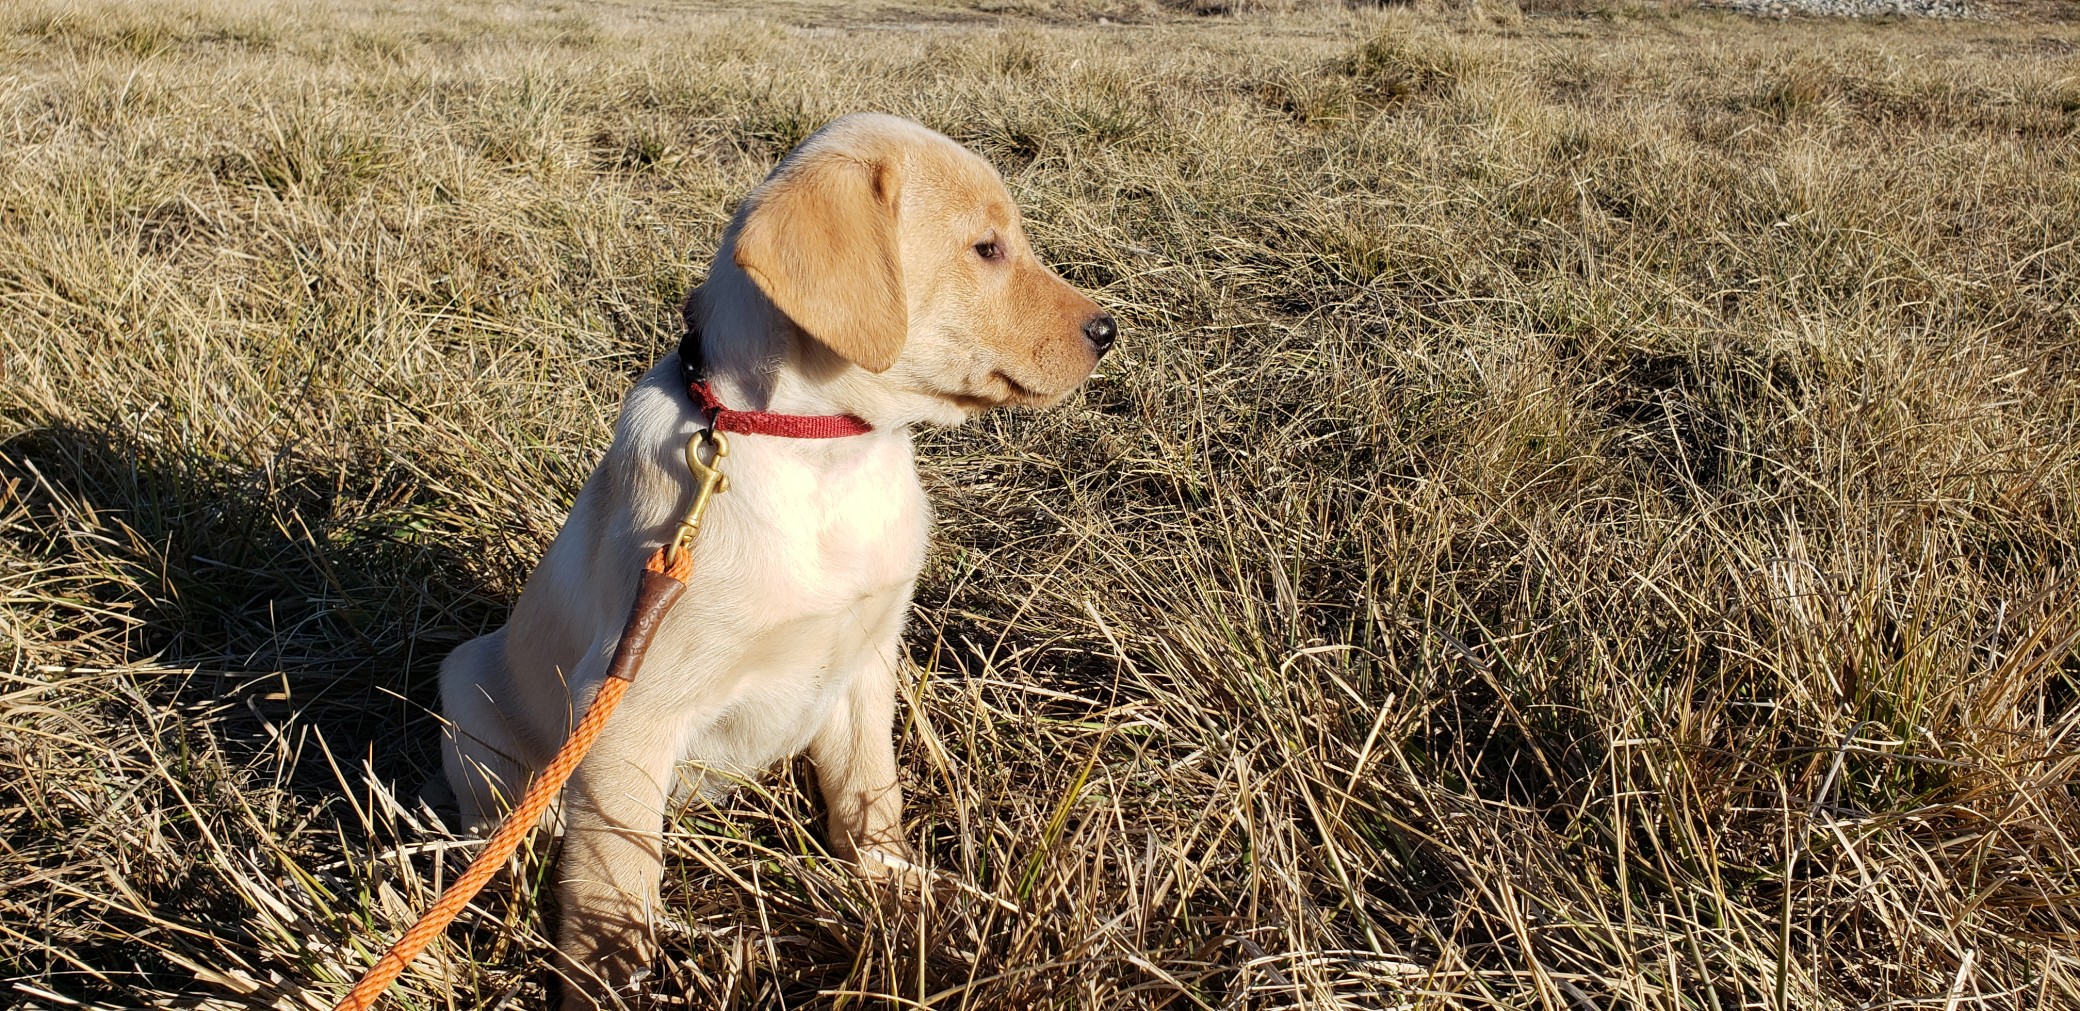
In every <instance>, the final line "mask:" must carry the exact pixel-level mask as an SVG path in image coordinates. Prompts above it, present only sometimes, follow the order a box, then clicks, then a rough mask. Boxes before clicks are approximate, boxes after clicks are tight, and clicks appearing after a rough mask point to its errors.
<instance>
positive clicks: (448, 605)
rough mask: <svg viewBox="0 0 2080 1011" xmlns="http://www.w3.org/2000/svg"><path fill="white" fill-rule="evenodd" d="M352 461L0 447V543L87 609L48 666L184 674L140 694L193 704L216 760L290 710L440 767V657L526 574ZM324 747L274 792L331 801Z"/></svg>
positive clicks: (452, 516)
mask: <svg viewBox="0 0 2080 1011" xmlns="http://www.w3.org/2000/svg"><path fill="white" fill-rule="evenodd" d="M364 463H366V461H353V460H343V459H332V460H328V459H321V458H319V457H317V456H316V455H314V454H305V453H301V452H298V451H296V450H295V449H289V450H284V451H282V452H279V453H277V454H276V455H274V456H272V457H270V458H268V459H267V460H265V461H264V462H262V463H259V464H258V465H248V464H242V463H239V462H234V461H232V460H228V459H222V458H216V457H211V456H207V455H202V454H198V453H194V452H187V451H180V450H172V449H168V448H166V447H164V446H161V445H158V444H155V443H153V442H151V441H147V440H141V439H138V438H135V437H132V436H130V435H127V434H123V433H119V432H116V431H112V430H109V429H104V428H89V427H77V426H71V425H50V426H46V427H40V428H34V429H31V430H29V431H26V432H24V433H22V434H19V435H16V436H15V437H13V438H10V439H8V440H6V441H5V442H4V443H0V485H6V484H11V485H12V486H13V489H12V495H11V497H13V498H14V499H16V502H15V504H14V511H15V512H16V514H17V518H18V520H19V522H16V523H12V524H9V525H8V528H7V529H6V530H5V531H4V532H0V537H5V538H6V539H8V540H11V541H13V542H14V543H13V545H12V547H13V549H14V550H15V551H16V552H18V553H19V555H20V556H22V557H25V558H27V559H30V560H32V564H35V565H40V566H48V567H51V568H52V569H58V570H63V571H66V572H67V573H69V574H70V575H71V577H72V578H71V579H70V580H69V583H70V585H71V586H73V587H74V588H75V589H74V594H75V595H76V596H77V597H78V598H79V599H74V600H70V601H68V603H70V604H71V605H72V607H74V608H77V609H79V610H80V611H83V612H89V613H91V614H98V615H101V616H102V617H99V618H93V617H88V618H86V619H84V620H83V621H77V620H76V623H77V624H78V626H79V627H77V629H76V633H75V634H74V635H71V636H66V637H65V640H69V641H70V642H72V643H73V644H74V645H75V646H76V648H68V649H67V650H66V653H67V654H68V655H64V656H61V657H59V658H58V659H59V661H60V662H63V663H68V664H79V665H89V664H107V665H112V664H122V663H134V662H138V661H143V660H148V659H156V661H157V662H158V664H160V665H162V666H170V667H176V668H180V667H185V668H192V669H193V671H194V673H193V674H191V675H189V676H186V677H179V678H163V677H162V678H153V679H149V680H148V681H144V682H141V687H142V688H143V689H144V691H145V693H146V697H147V700H148V701H149V702H151V703H152V704H154V705H156V706H161V707H164V708H165V709H166V710H168V711H172V712H179V713H207V714H210V716H211V717H212V719H210V720H209V722H210V724H211V728H210V729H211V732H212V733H213V734H214V735H216V736H218V737H219V738H220V739H221V740H222V742H223V743H224V745H225V746H226V748H227V749H228V750H229V752H230V753H231V754H232V755H233V756H234V757H247V756H253V755H255V754H256V753H257V750H258V749H260V748H262V747H265V746H266V744H267V742H268V739H269V737H268V733H267V731H266V726H265V725H266V724H268V723H276V724H284V723H287V722H291V721H293V722H295V723H299V724H304V725H308V726H311V727H315V728H317V729H318V730H319V731H320V732H321V733H322V734H323V735H324V738H325V743H326V744H327V745H328V746H329V749H330V751H331V752H332V754H333V755H334V756H336V757H337V758H339V759H342V760H346V759H351V760H354V761H356V762H357V763H358V762H360V761H361V760H363V759H366V760H367V761H368V764H369V766H370V767H371V768H372V769H373V770H374V772H375V773H376V775H377V776H378V777H379V778H381V779H384V780H389V781H393V782H395V783H397V784H398V785H399V786H400V787H402V788H404V789H405V790H410V789H411V788H413V787H415V786H416V785H417V784H418V782H419V781H420V780H421V779H422V778H423V777H424V776H425V775H426V774H427V772H428V771H430V770H431V769H433V768H435V767H436V766H437V765H438V759H437V757H436V754H435V749H434V746H433V745H434V738H435V736H436V729H435V728H436V725H437V724H436V721H435V718H434V716H433V714H432V711H433V709H434V708H435V705H436V701H437V688H436V681H435V678H436V671H437V670H438V667H439V664H440V660H441V657H442V656H444V655H445V654H446V653H447V651H448V650H449V649H450V648H452V647H453V646H454V645H455V644H457V643H460V642H462V641H464V640H466V639H468V638H470V637H472V636H475V635H477V634H480V633H482V632H483V631H487V630H489V629H490V628H493V627H495V626H496V624H497V623H498V622H499V621H501V620H503V617H504V614H505V611H506V608H507V607H508V605H509V604H510V601H511V598H512V596H513V594H514V592H515V590H516V589H517V587H518V585H519V583H518V579H519V577H520V576H522V575H524V571H521V572H515V571H512V570H511V568H510V566H507V567H505V569H504V571H493V570H492V567H491V566H490V565H488V564H487V563H486V561H485V559H486V558H487V557H489V554H488V553H487V551H486V550H485V549H484V544H483V534H482V532H481V531H478V530H473V529H467V527H468V525H469V520H468V519H467V518H466V517H463V516H460V515H458V514H457V513H455V512H452V511H449V510H448V509H447V508H446V507H444V505H443V504H442V503H440V502H438V501H437V500H436V499H435V497H434V495H433V493H432V492H431V491H429V490H428V489H427V488H426V487H425V485H424V484H423V483H421V482H418V481H415V480H410V479H402V478H400V477H399V476H398V475H397V473H396V468H394V467H390V468H378V467H370V466H363V465H361V464H364ZM371 475H373V476H371ZM95 625H98V626H99V627H93V626H95ZM61 641H63V640H61ZM323 750H324V749H309V750H307V751H305V752H304V755H305V757H304V759H303V760H302V761H300V762H299V763H298V767H296V768H294V769H291V770H287V771H286V773H285V775H286V776H287V781H286V782H285V784H284V785H286V786H289V787H290V788H291V789H293V790H295V791H296V792H297V793H299V794H302V795H305V796H309V795H310V794H311V793H313V792H316V793H320V794H324V793H336V792H337V791H338V790H339V788H340V780H339V776H338V773H336V772H335V771H334V770H332V769H331V768H329V767H328V765H327V762H326V760H325V759H323V758H321V757H313V755H314V754H315V753H318V752H322V751H323Z"/></svg>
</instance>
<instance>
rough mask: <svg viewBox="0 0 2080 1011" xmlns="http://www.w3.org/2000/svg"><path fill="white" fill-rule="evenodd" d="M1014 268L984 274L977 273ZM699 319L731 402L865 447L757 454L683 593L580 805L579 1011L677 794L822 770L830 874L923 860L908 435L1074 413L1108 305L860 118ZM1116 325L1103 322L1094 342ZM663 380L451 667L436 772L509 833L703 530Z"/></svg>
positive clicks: (762, 448) (719, 505)
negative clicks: (904, 667)
mask: <svg viewBox="0 0 2080 1011" xmlns="http://www.w3.org/2000/svg"><path fill="white" fill-rule="evenodd" d="M990 253H994V254H996V255H994V256H990V255H986V254H990ZM687 315H688V318H689V320H691V321H692V322H694V323H696V324H697V325H698V327H699V330H700V332H701V333H702V334H703V335H704V337H705V343H704V348H705V354H706V358H707V361H708V370H709V375H710V377H711V380H712V382H713V384H714V388H715V390H716V392H717V393H718V394H720V396H721V397H722V400H723V402H724V403H725V404H728V405H730V406H731V407H735V408H739V409H764V410H772V411H779V412H786V413H795V414H836V413H851V414H856V415H858V416H860V417H862V418H865V419H867V420H868V421H869V422H871V423H872V424H873V425H874V427H875V430H874V431H873V432H872V433H871V434H868V435H862V436H856V437H851V438H844V439H832V440H798V439H785V438H777V437H771V436H752V435H739V436H734V437H732V438H731V452H730V455H729V458H728V460H727V461H726V462H725V464H724V467H725V469H726V471H727V473H728V475H729V481H730V490H729V491H728V493H727V494H724V495H722V496H720V497H719V498H717V499H716V500H715V502H714V505H713V507H712V508H711V510H710V511H709V513H708V516H707V520H706V524H705V526H704V528H703V530H702V533H701V536H700V539H699V541H698V542H697V543H696V544H695V546H694V571H695V577H694V580H693V583H692V589H691V590H690V592H689V593H688V594H687V595H686V597H685V598H683V599H682V600H681V601H680V602H679V603H678V604H677V606H676V607H675V608H674V609H673V610H672V612H671V614H670V615H669V616H668V617H667V619H666V621H665V623H664V625H663V627H662V629H661V630H660V631H659V634H658V636H657V638H656V640H655V643H654V644H653V645H652V646H651V649H650V652H649V656H648V659H647V661H646V663H645V664H644V667H643V670H642V671H641V674H640V676H639V677H638V678H637V679H636V681H635V684H634V686H633V687H632V688H631V689H630V690H629V692H628V695H627V697H626V698H625V700H624V701H623V702H622V704H621V707H620V708H619V709H618V710H617V711H616V712H615V713H614V716H613V718H612V720H611V721H610V722H609V723H608V725H607V728H606V731H605V734H604V735H603V736H602V737H601V739H600V741H599V743H598V745H597V746H596V747H595V748H594V750H593V751H592V753H591V754H590V755H588V756H587V757H586V759H585V761H584V763H583V764H582V765H581V766H580V767H579V769H578V771H577V774H576V776H575V777H574V778H573V779H572V781H571V784H570V786H569V787H568V788H567V790H566V793H565V796H564V805H563V821H564V825H565V840H564V848H563V854H562V857H561V863H560V866H559V868H558V871H557V888H558V891H559V897H560V900H561V901H560V906H561V924H560V932H559V934H558V946H559V949H560V951H561V953H562V956H563V959H564V962H565V966H566V969H567V971H568V972H569V974H570V975H571V977H572V978H573V980H574V981H575V982H574V985H571V986H569V987H567V989H566V995H565V999H564V1006H565V1007H566V1008H588V1007H592V1006H595V1004H611V1003H613V1001H612V1000H610V999H609V991H618V990H619V989H620V988H623V987H625V986H626V985H627V984H629V983H630V981H631V980H634V979H637V978H640V976H641V975H642V971H641V970H643V968H644V967H645V966H647V965H648V962H649V959H650V958H651V957H652V953H653V946H652V944H651V925H652V923H653V921H654V919H655V914H656V909H655V907H656V903H657V897H658V882H659V878H660V874H661V860H660V835H661V831H662V828H663V824H664V818H665V813H666V811H667V809H668V807H669V805H670V804H671V803H673V802H674V800H675V799H683V798H684V797H686V796H688V795H690V794H691V793H692V792H695V791H705V790H714V789H720V788H723V787H724V786H725V785H726V784H727V783H728V782H729V781H730V780H732V779H735V778H738V777H747V776H753V775H756V774H758V773H759V772H760V771H761V770H763V769H766V768H768V767H769V766H771V765H773V764H774V763H775V762H778V761H780V760H782V759H785V758H787V757H789V756H791V755H794V754H797V753H799V752H801V751H803V750H805V749H806V750H807V751H808V752H809V754H810V756H811V759H812V760H813V762H814V764H815V766H816V773H817V778H818V780H819V784H820V786H821V789H822V791H823V794H824V797H825V799H826V801H827V805H828V808H829V811H830V824H829V837H830V842H831V846H832V849H833V851H834V852H836V853H837V854H839V855H840V856H841V857H844V858H846V859H849V860H855V861H856V862H857V866H858V867H859V868H860V870H861V871H862V872H865V873H869V874H872V873H875V872H876V871H877V869H879V868H882V867H884V866H885V865H884V864H882V863H881V862H879V861H876V860H872V859H861V858H862V857H864V856H866V855H869V854H871V853H873V852H877V851H878V852H882V853H887V854H891V855H898V856H901V855H906V854H907V848H906V846H905V843H904V835H903V827H902V822H901V798H900V794H899V791H898V786H897V771H896V762H895V753H894V745H893V740H892V722H893V718H894V713H895V701H896V690H897V676H898V663H899V662H900V659H901V657H900V647H899V643H900V636H901V632H902V627H903V620H904V617H905V615H906V613H907V611H908V608H909V604H910V595H911V588H912V585H913V583H914V581H915V579H916V577H917V573H918V569H919V567H920V565H921V564H922V562H923V559H924V551H925V539H926V536H927V532H928V529H929V526H930V517H929V509H928V506H927V504H926V501H925V496H924V492H923V490H922V489H921V488H920V487H919V485H918V480H917V474H916V469H915V466H914V463H913V459H912V450H911V442H910V426H912V425H915V424H918V423H924V422H929V423H936V424H958V423H960V422H962V421H964V420H966V419H967V418H969V417H970V416H972V415H973V414H975V413H977V412H979V411H981V410H984V409H986V408H989V407H992V406H997V405H1000V404H1009V403H1024V404H1035V405H1045V404H1048V403H1052V402H1055V401H1058V400H1059V399H1061V398H1062V397H1064V396H1066V395H1067V394H1068V393H1069V392H1070V391H1071V390H1073V389H1074V388H1075V386H1076V385H1077V384H1079V383H1080V382H1081V381H1082V380H1083V378H1084V377H1085V376H1087V375H1088V374H1089V372H1090V370H1091V368H1092V367H1093V366H1094V365H1095V364H1096V361H1097V356H1098V354H1100V353H1102V347H1094V346H1093V344H1092V343H1091V342H1090V341H1089V340H1087V339H1086V333H1085V328H1086V326H1087V325H1090V324H1091V321H1093V320H1095V319H1100V318H1101V317H1102V313H1101V312H1100V311H1099V310H1098V308H1097V306H1096V305H1094V304H1093V303H1091V301H1090V300H1089V299H1087V298H1085V297H1083V296H1082V295H1081V294H1079V293H1077V292H1076V291H1075V290H1073V289H1072V288H1070V287H1069V286H1068V285H1067V284H1065V283H1064V282H1063V281H1062V280H1061V279H1060V278H1059V277H1057V276H1056V275H1055V274H1054V273H1053V272H1052V271H1050V270H1048V269H1047V268H1046V267H1045V266H1044V265H1042V264H1041V263H1040V262H1039V261H1038V260H1037V259H1036V258H1035V257H1034V255H1033V253H1032V251H1031V249H1030V247H1029V246H1028V245H1027V242H1026V239H1025V235H1024V232H1023V230H1022V228H1021V226H1020V223H1019V219H1018V213H1017V209H1016V208H1015V207H1014V206H1013V205H1012V203H1011V200H1010V198H1009V196H1008V195H1006V193H1005V191H1004V188H1003V186H1002V183H1001V182H1000V181H999V180H998V178H997V176H996V174H995V173H994V171H992V170H991V169H990V168H989V166H988V165H987V164H986V163H984V162H983V161H982V160H981V159H980V158H978V157H976V156H975V155H974V154H972V153H970V152H968V151H967V150H965V149H963V148H961V147H960V146H959V145H957V144H955V143H953V142H952V141H950V140H948V139H946V138H944V137H942V136H940V135H938V134H936V133H932V132H931V131H929V130H926V129H925V128H923V127H921V126H918V125H917V124H914V123H910V122H908V121H905V120H901V119H897V118H894V117H890V116H881V115H857V116H848V117H846V118H844V119H840V120H838V121H836V122H834V123H832V124H831V125H830V126H828V127H826V128H825V129H824V130H822V131H821V132H819V133H818V134H817V135H816V136H814V137H812V138H810V139H809V140H808V141H807V142H805V143H804V144H803V145H802V146H801V148H799V149H797V150H796V151H795V152H794V153H793V154H791V155H790V156H789V157H788V158H787V159H786V160H785V161H784V162H782V163H781V165H780V166H779V167H778V168H777V169H776V170H775V171H774V173H773V175H772V176H771V177H769V178H768V179H767V180H766V182H765V183H763V184H761V185H760V186H759V187H758V189H757V190H755V191H754V192H753V193H752V195H751V197H750V198H749V199H748V200H747V201H746V202H745V206H744V208H743V209H742V210H740V211H739V213H738V215H737V217H736V219H735V220H734V221H733V222H732V224H731V226H730V229H729V230H728V232H727V233H726V234H725V237H724V240H723V242H722V245H721V248H720V249H719V250H718V252H717V254H716V257H715V261H714V266H713V268H712V270H711V272H710V274H709V277H708V280H707V282H706V283H705V284H703V285H702V286H701V287H700V288H699V289H698V290H697V291H696V292H694V293H693V294H692V295H691V296H690V297H689V299H688V304H687ZM1104 325H1105V326H1107V327H1109V326H1110V321H1109V319H1105V320H1104ZM678 377H679V362H678V357H677V355H673V356H670V357H667V358H666V359H665V360H663V361H661V362H659V363H658V364H657V365H656V366H655V367H653V368H652V369H650V371H649V372H648V373H646V374H645V375H643V377H642V378H641V379H640V380H638V381H637V383H636V385H635V388H634V389H633V390H631V391H630V392H629V394H628V397H627V400H626V401H625V402H624V404H623V406H622V410H621V417H620V420H619V423H618V424H617V426H616V429H615V434H614V441H613V444H612V445H611V446H610V447H609V448H608V450H607V452H606V456H605V458H604V459H603V460H601V461H600V464H599V466H598V468H597V469H596V470H595V471H594V472H593V474H592V476H591V478H590V479H589V480H588V481H587V482H586V484H585V487H584V489H583V491H582V492H580V494H579V496H578V500H577V503H576V504H575V505H574V506H573V507H572V510H571V514H570V517H569V519H568V520H567V521H566V522H565V524H564V527H563V529H562V531H561V532H560V533H558V535H557V537H556V540H555V542H554V543H553V544H552V545H551V546H550V547H549V551H548V553H547V555H546V556H544V557H543V559H542V561H541V564H540V565H539V566H538V567H537V568H536V569H535V571H534V574H533V575H532V576H531V577H530V578H529V579H528V582H527V586H526V589H525V590H524V592H523V593H522V594H521V597H520V601H519V603H518V605H517V606H516V607H515V609H514V612H513V615H512V618H511V620H510V621H509V622H508V623H507V624H506V626H505V627H503V628H501V629H499V630H497V631H495V632H492V633H491V634H489V635H486V636H484V637H482V638H479V639H476V640H473V641H471V642H469V643H466V644H464V645H463V646H461V647H459V648H457V649H456V650H455V651H454V653H453V654H451V655H450V656H449V657H448V659H447V661H446V662H445V663H444V664H443V666H442V668H441V695H442V703H443V706H444V708H445V715H446V718H447V720H448V722H449V730H448V733H447V734H446V737H445V746H444V749H443V750H444V772H445V776H446V781H447V784H448V786H449V787H450V788H451V789H452V790H453V791H454V793H455V796H456V799H457V802H458V803H459V805H460V806H461V809H462V812H463V815H464V818H465V820H466V821H467V822H468V823H470V824H471V825H473V826H477V827H483V826H486V825H488V824H489V823H492V822H495V821H496V819H497V818H498V817H499V815H500V814H501V813H502V811H503V810H504V807H505V805H506V804H507V803H509V802H510V800H511V799H513V798H516V797H517V796H518V795H519V793H520V792H521V791H522V790H523V789H524V788H525V785H526V782H527V778H528V776H529V775H531V773H532V771H533V770H534V769H537V768H539V767H540V766H542V765H544V764H546V763H547V761H548V759H549V758H550V756H551V755H552V754H553V753H554V752H555V750H556V748H557V747H558V746H559V745H560V744H561V742H562V741H563V738H564V736H565V734H566V733H567V732H568V730H569V728H570V727H571V725H572V723H573V722H574V720H573V714H574V713H581V712H582V711H583V708H584V706H585V704H586V703H587V702H588V701H589V700H590V698H591V697H592V695H593V693H594V692H595V691H596V690H597V688H598V684H599V680H600V678H601V676H602V673H603V671H604V668H605V665H606V662H607V660H608V658H609V656H610V655H611V654H612V652H613V649H614V645H615V642H616V640H617V637H618V636H619V634H620V630H621V626H622V623H623V621H624V620H625V619H626V617H627V613H628V609H629V606H630V602H631V599H632V596H633V589H634V586H635V579H636V573H637V570H638V569H639V568H640V567H641V566H642V564H643V561H644V559H645V558H646V557H648V556H649V554H650V553H651V552H652V551H653V550H654V549H655V548H656V547H657V546H658V545H659V544H660V543H662V542H663V541H664V540H665V539H666V538H667V537H668V536H669V535H670V533H671V530H672V528H673V525H674V523H675V522H676V521H677V519H678V517H679V515H680V513H681V512H682V511H683V510H684V509H685V507H686V505H687V501H688V496H689V494H690V477H689V475H688V473H687V470H686V465H685V462H684V460H683V452H684V447H685V445H686V441H687V439H688V438H689V437H690V436H692V435H693V434H694V433H695V432H696V431H698V430H699V429H700V428H701V427H702V426H703V423H704V419H703V416H702V415H701V414H700V412H699V411H698V409H697V408H696V406H695V405H694V403H693V402H692V401H691V400H690V398H689V397H688V395H687V392H686V390H685V389H684V388H683V387H682V386H681V385H680V383H679V378H678Z"/></svg>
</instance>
